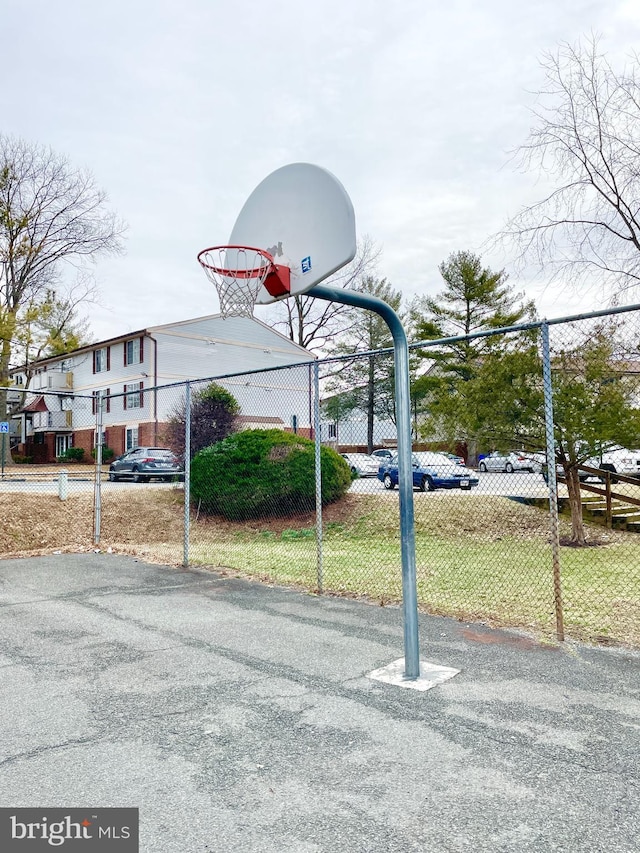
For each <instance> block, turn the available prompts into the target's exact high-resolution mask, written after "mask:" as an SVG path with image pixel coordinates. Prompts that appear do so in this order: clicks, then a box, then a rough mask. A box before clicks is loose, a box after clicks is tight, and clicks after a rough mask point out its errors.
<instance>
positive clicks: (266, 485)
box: [191, 429, 351, 520]
mask: <svg viewBox="0 0 640 853" xmlns="http://www.w3.org/2000/svg"><path fill="white" fill-rule="evenodd" d="M320 464H321V466H322V503H323V504H327V503H331V502H332V501H335V500H338V498H341V497H342V496H343V495H344V493H345V492H346V491H347V489H348V488H349V486H350V485H351V472H350V470H349V466H348V465H347V463H346V462H345V460H344V459H343V458H342V457H341V456H340V455H339V454H338V453H336V452H335V451H334V450H332V449H331V448H329V447H322V448H321V452H320ZM315 490H316V486H315V447H314V443H313V442H312V441H309V439H307V438H302V437H301V436H298V435H293V434H292V433H289V432H283V431H282V430H278V429H256V430H244V431H242V432H237V433H234V434H232V435H230V436H229V437H228V438H225V439H224V441H220V442H218V443H217V444H214V445H212V446H211V447H206V448H205V449H204V450H201V451H200V452H199V453H197V454H196V456H195V457H194V459H193V461H192V463H191V496H192V499H193V501H194V503H198V504H199V507H200V510H201V511H203V512H206V513H211V514H214V515H222V516H224V517H225V518H228V519H230V520H241V519H246V518H260V517H263V516H278V515H280V516H282V515H291V514H293V513H296V512H308V511H309V510H313V509H314V507H315V496H316V491H315Z"/></svg>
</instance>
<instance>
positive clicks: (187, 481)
mask: <svg viewBox="0 0 640 853" xmlns="http://www.w3.org/2000/svg"><path fill="white" fill-rule="evenodd" d="M190 506H191V383H190V382H186V383H185V387H184V525H183V532H184V540H183V546H182V565H183V566H185V567H187V566H188V565H189V535H190V532H191V514H190V512H189V509H190Z"/></svg>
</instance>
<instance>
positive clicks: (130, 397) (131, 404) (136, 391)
mask: <svg viewBox="0 0 640 853" xmlns="http://www.w3.org/2000/svg"><path fill="white" fill-rule="evenodd" d="M124 394H125V397H124V407H125V409H141V408H142V382H132V383H130V384H129V385H125V386H124Z"/></svg>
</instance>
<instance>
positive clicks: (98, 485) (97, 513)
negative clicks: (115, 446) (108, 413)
mask: <svg viewBox="0 0 640 853" xmlns="http://www.w3.org/2000/svg"><path fill="white" fill-rule="evenodd" d="M93 496H94V497H93V500H94V513H93V520H94V530H93V542H94V545H99V544H100V527H101V523H102V391H98V393H97V394H96V470H95V488H94V490H93Z"/></svg>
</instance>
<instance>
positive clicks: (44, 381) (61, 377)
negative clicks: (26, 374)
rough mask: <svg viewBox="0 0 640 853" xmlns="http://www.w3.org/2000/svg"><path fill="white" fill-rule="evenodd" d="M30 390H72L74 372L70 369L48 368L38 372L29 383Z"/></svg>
mask: <svg viewBox="0 0 640 853" xmlns="http://www.w3.org/2000/svg"><path fill="white" fill-rule="evenodd" d="M29 390H30V391H72V390H73V373H71V371H69V370H47V371H45V372H44V373H36V374H35V376H33V377H32V379H31V383H30V385H29Z"/></svg>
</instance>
